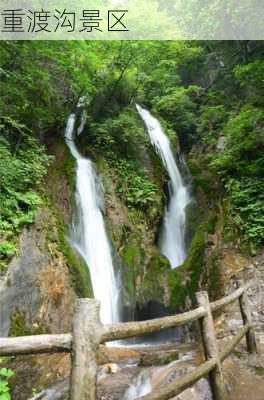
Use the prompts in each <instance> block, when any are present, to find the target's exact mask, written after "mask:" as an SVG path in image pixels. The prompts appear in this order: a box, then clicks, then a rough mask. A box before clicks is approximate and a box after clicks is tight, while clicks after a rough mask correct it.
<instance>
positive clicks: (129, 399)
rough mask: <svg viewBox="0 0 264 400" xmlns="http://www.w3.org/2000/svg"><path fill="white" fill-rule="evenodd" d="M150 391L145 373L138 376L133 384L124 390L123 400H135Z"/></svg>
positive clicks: (148, 380) (149, 384)
mask: <svg viewBox="0 0 264 400" xmlns="http://www.w3.org/2000/svg"><path fill="white" fill-rule="evenodd" d="M151 391H152V385H151V382H150V378H149V376H148V374H147V373H146V372H143V373H141V374H139V376H138V377H137V379H136V380H135V382H133V383H132V385H131V386H130V387H129V388H128V389H127V390H126V392H125V394H124V396H123V400H135V399H137V398H138V397H141V396H144V395H146V394H148V393H150V392H151Z"/></svg>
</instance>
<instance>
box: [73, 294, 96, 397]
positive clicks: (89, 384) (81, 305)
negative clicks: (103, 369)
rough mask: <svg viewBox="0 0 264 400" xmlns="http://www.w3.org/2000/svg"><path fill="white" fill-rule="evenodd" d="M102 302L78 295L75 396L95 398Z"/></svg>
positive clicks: (74, 340) (74, 324) (74, 334)
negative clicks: (80, 297) (79, 297)
mask: <svg viewBox="0 0 264 400" xmlns="http://www.w3.org/2000/svg"><path fill="white" fill-rule="evenodd" d="M99 309H100V303H99V302H98V301H97V300H94V299H78V300H77V305H76V311H75V315H74V321H73V353H72V374H71V400H95V399H96V377H97V352H98V348H99V341H100V330H101V327H102V325H101V322H100V317H99Z"/></svg>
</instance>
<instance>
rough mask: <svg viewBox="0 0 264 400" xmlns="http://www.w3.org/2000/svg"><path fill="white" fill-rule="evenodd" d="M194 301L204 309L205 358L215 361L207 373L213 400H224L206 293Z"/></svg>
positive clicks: (202, 331) (220, 371) (224, 392)
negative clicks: (213, 366) (214, 364)
mask: <svg viewBox="0 0 264 400" xmlns="http://www.w3.org/2000/svg"><path fill="white" fill-rule="evenodd" d="M196 299H197V302H198V304H199V306H202V307H204V309H205V311H206V315H205V317H203V318H202V320H201V333H202V339H203V345H204V351H205V356H206V359H207V360H210V359H215V360H216V366H215V368H214V369H213V370H212V371H211V372H210V373H209V381H210V386H211V389H212V393H213V399H214V400H225V399H226V390H225V384H224V379H223V374H222V368H221V361H220V358H219V351H218V345H217V339H216V335H215V329H214V321H213V316H212V313H211V308H210V302H209V299H208V294H207V292H206V291H203V292H198V293H196Z"/></svg>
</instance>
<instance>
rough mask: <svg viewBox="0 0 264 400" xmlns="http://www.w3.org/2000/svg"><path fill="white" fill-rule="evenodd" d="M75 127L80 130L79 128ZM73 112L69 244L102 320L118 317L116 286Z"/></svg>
mask: <svg viewBox="0 0 264 400" xmlns="http://www.w3.org/2000/svg"><path fill="white" fill-rule="evenodd" d="M83 124H84V123H83V118H82V119H81V125H80V127H79V129H77V132H78V134H80V131H81V129H82V128H83ZM75 125H76V116H75V114H71V115H70V116H69V119H68V122H67V126H66V130H65V140H66V143H67V145H68V147H69V149H70V151H71V153H72V155H73V157H74V158H75V159H76V164H77V167H76V192H75V197H76V216H75V219H74V221H73V228H72V235H71V236H72V237H71V240H72V244H73V246H74V247H75V248H76V249H77V251H78V252H79V253H80V254H81V255H82V257H83V258H84V260H85V261H86V264H87V265H88V266H89V270H90V276H91V281H92V286H93V292H94V296H95V298H96V299H98V300H100V303H101V314H100V316H101V320H102V322H103V323H104V324H107V323H114V322H117V321H118V320H119V312H118V288H117V283H116V280H115V276H114V268H113V262H112V255H111V247H110V244H109V241H108V237H107V233H106V229H105V225H104V219H103V214H102V204H103V195H102V187H101V183H100V180H99V178H98V176H97V174H96V172H95V170H94V168H93V163H92V162H91V160H89V159H87V158H84V157H82V156H81V154H80V153H79V151H78V149H77V147H76V145H75V143H74V138H75V131H76V128H75Z"/></svg>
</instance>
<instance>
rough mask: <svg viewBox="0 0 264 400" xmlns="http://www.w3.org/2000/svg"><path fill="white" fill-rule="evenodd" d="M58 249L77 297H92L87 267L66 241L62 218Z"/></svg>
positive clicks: (60, 219) (65, 229) (65, 230)
mask: <svg viewBox="0 0 264 400" xmlns="http://www.w3.org/2000/svg"><path fill="white" fill-rule="evenodd" d="M58 219H59V226H58V228H59V248H60V251H61V252H62V253H63V255H64V256H65V258H66V262H67V265H68V268H69V272H70V277H71V283H72V286H73V288H74V291H75V293H76V294H77V296H79V297H90V298H92V297H94V294H93V288H92V282H91V277H90V272H89V267H88V265H87V264H86V262H85V261H84V260H83V258H82V257H81V256H80V255H79V254H78V253H77V252H76V251H75V250H74V249H73V248H72V246H71V245H70V244H69V242H68V240H67V235H66V232H67V228H66V225H65V223H64V221H63V219H62V218H59V217H58Z"/></svg>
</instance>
